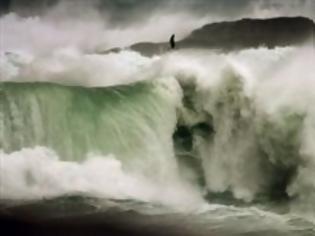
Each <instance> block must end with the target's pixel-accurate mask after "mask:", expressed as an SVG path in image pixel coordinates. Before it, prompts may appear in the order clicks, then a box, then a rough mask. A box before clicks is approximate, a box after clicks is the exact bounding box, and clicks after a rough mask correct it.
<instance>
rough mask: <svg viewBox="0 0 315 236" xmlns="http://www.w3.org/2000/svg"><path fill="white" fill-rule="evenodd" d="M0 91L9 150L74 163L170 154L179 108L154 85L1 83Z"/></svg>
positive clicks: (3, 136)
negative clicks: (44, 153)
mask: <svg viewBox="0 0 315 236" xmlns="http://www.w3.org/2000/svg"><path fill="white" fill-rule="evenodd" d="M0 88H1V91H0V96H1V99H0V104H1V110H0V117H1V123H2V125H1V129H0V134H1V136H0V145H1V146H0V149H3V150H4V151H5V152H12V151H15V150H20V149H21V148H24V147H34V146H39V145H40V146H46V147H49V148H52V149H53V150H55V151H56V152H57V153H58V155H59V156H60V157H61V158H62V159H63V160H75V161H80V160H82V159H84V157H85V156H86V154H87V153H89V152H93V153H97V154H114V155H115V156H116V157H118V158H120V159H124V160H126V161H127V160H128V159H129V158H139V159H142V158H150V159H154V157H157V156H158V157H159V158H161V157H163V156H164V157H168V156H170V155H172V141H171V135H172V131H173V129H174V126H175V123H176V111H175V109H176V108H175V107H176V106H174V105H173V104H171V102H170V101H169V99H167V98H166V96H165V94H164V93H163V89H160V88H159V86H156V85H155V84H154V83H149V82H145V83H144V82H142V83H137V84H133V85H128V86H119V87H108V88H83V87H66V86H61V85H54V84H48V83H2V84H1V85H0Z"/></svg>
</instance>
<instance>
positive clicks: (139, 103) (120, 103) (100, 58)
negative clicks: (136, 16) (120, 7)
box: [0, 47, 315, 236]
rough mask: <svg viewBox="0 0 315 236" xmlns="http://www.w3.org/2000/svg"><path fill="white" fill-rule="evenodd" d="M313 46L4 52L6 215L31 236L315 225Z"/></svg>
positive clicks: (279, 231) (298, 229)
mask: <svg viewBox="0 0 315 236" xmlns="http://www.w3.org/2000/svg"><path fill="white" fill-rule="evenodd" d="M313 52H314V51H313V49H312V48H308V47H287V48H275V49H267V48H258V49H248V50H243V51H239V52H231V53H220V52H216V51H211V50H193V49H191V50H179V51H172V52H167V53H165V54H163V55H161V56H154V57H144V56H142V55H140V54H139V53H136V52H133V51H128V50H126V51H122V52H119V53H109V54H104V55H100V54H94V53H82V52H81V51H79V50H76V49H75V48H66V49H60V50H56V51H54V52H53V53H51V54H49V55H46V54H43V55H40V56H37V55H33V54H31V53H29V52H27V51H18V50H17V51H10V52H8V51H6V52H4V51H2V52H1V53H2V55H1V59H0V72H1V84H0V121H1V122H0V150H1V152H0V180H1V182H0V212H1V221H2V222H4V223H6V226H5V227H6V229H9V230H11V231H12V233H15V234H24V235H25V234H36V235H71V234H75V235H99V234H100V235H192V236H193V235H214V236H223V235H274V236H276V235H283V236H284V235H286V236H287V235H292V236H296V235H301V236H302V235H305V236H306V235H307V236H310V235H315V221H314V220H315V208H314V204H315V106H314V102H315V89H314V88H315V77H314V61H315V58H314V55H315V54H314V53H313Z"/></svg>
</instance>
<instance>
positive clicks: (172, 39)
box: [170, 34, 175, 49]
mask: <svg viewBox="0 0 315 236" xmlns="http://www.w3.org/2000/svg"><path fill="white" fill-rule="evenodd" d="M170 46H171V49H174V48H175V34H172V36H171V38H170Z"/></svg>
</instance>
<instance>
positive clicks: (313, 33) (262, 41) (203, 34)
mask: <svg viewBox="0 0 315 236" xmlns="http://www.w3.org/2000/svg"><path fill="white" fill-rule="evenodd" d="M314 38H315V23H314V21H312V20H311V19H309V18H306V17H277V18H269V19H241V20H237V21H230V22H218V23H211V24H206V25H204V26H203V27H201V28H199V29H196V30H194V31H192V32H191V34H190V35H188V36H187V37H186V38H184V39H182V40H180V41H178V42H177V48H179V49H185V48H207V49H216V50H222V51H232V50H240V49H245V48H256V47H259V46H265V47H268V48H274V47H277V46H291V45H298V44H302V43H305V42H306V41H309V40H312V41H313V42H314ZM127 48H130V49H132V50H134V51H137V52H140V53H141V54H144V55H146V56H152V55H154V54H162V53H164V52H167V51H169V45H168V42H162V43H151V42H140V43H136V44H133V45H131V46H129V47H127ZM120 50H121V49H120V48H114V49H110V50H107V51H105V53H107V52H115V51H120Z"/></svg>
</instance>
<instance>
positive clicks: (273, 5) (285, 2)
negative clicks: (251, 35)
mask: <svg viewBox="0 0 315 236" xmlns="http://www.w3.org/2000/svg"><path fill="white" fill-rule="evenodd" d="M60 2H64V3H65V5H75V6H76V7H78V6H82V8H83V9H84V8H86V7H87V5H90V6H93V7H95V8H96V9H98V10H99V11H100V12H102V13H104V14H106V16H107V18H108V19H110V20H111V21H112V22H113V23H117V24H120V23H131V22H134V21H144V20H146V18H148V17H150V16H151V15H152V14H156V13H161V12H162V13H163V12H164V13H172V12H173V13H179V12H189V13H191V14H196V15H199V16H201V17H202V16H205V15H212V16H213V17H214V18H237V17H238V16H239V17H243V16H244V17H246V16H249V17H250V16H255V17H268V14H269V15H270V16H273V15H303V16H308V17H311V18H313V19H314V18H315V17H314V16H315V1H314V0H89V1H84V0H32V1H28V0H11V1H10V0H5V1H1V4H2V8H4V7H5V6H7V8H9V9H11V10H12V11H21V9H23V10H24V11H25V10H26V9H27V11H28V12H29V11H30V10H32V11H33V12H35V13H38V12H39V10H40V9H41V10H42V9H47V8H50V7H52V6H55V5H56V4H58V3H60ZM70 9H71V8H70ZM80 14H84V10H83V11H82V12H80Z"/></svg>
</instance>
